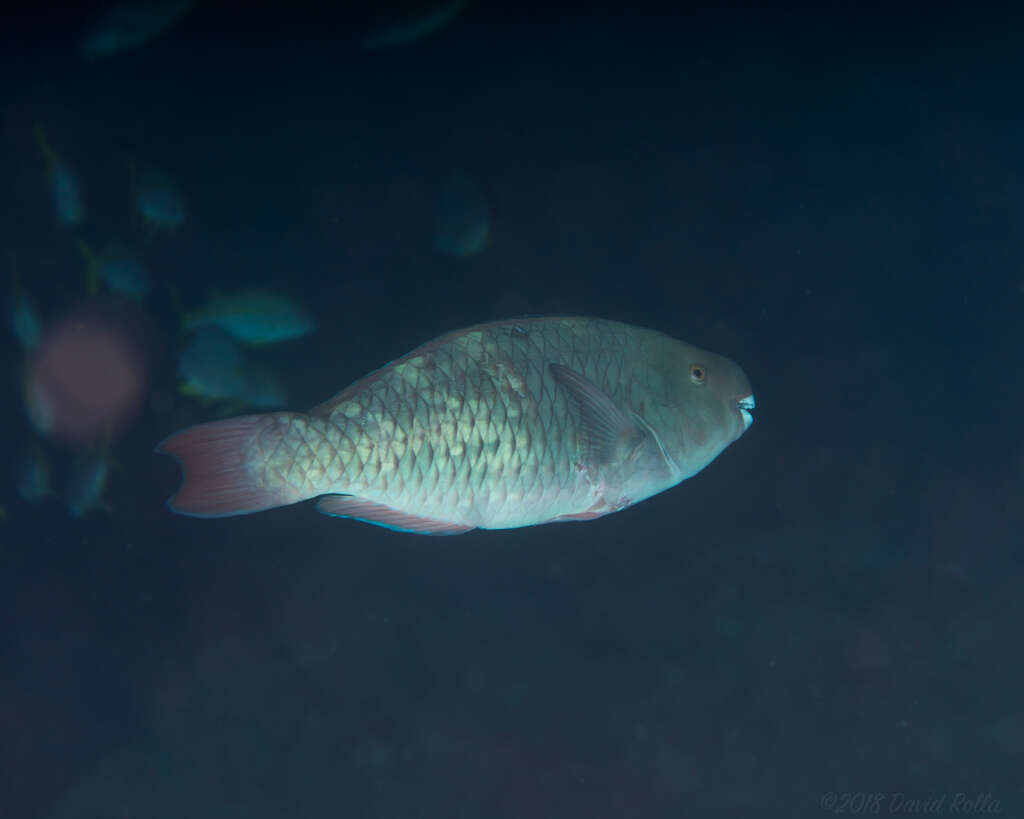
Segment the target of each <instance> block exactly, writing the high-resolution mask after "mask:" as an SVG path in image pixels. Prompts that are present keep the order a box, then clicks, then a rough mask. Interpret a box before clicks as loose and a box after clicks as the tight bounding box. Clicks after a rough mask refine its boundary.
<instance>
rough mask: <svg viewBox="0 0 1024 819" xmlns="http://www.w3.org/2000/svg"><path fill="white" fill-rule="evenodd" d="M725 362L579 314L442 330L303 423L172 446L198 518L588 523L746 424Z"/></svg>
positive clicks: (455, 527)
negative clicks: (283, 514) (298, 510)
mask: <svg viewBox="0 0 1024 819" xmlns="http://www.w3.org/2000/svg"><path fill="white" fill-rule="evenodd" d="M753 407H754V396H753V394H752V392H751V388H750V382H749V381H748V380H747V376H746V375H745V374H744V373H743V370H742V369H740V367H739V366H738V365H737V364H735V363H733V362H732V361H730V360H729V359H727V358H725V357H723V356H720V355H716V354H714V353H710V352H707V351H705V350H701V349H699V348H697V347H693V346H691V345H689V344H686V343H684V342H681V341H677V340H675V339H673V338H671V337H669V336H667V335H664V334H662V333H660V332H657V331H655V330H646V329H642V328H639V327H632V326H629V325H626V324H620V323H618V322H614V321H607V320H603V319H597V318H578V317H535V318H533V317H531V318H522V319H516V320H507V321H498V322H492V323H488V324H478V325H475V326H472V327H469V328H466V329H463V330H457V331H455V332H451V333H448V334H446V335H442V336H440V337H439V338H437V339H435V340H433V341H430V342H428V343H426V344H424V345H422V346H420V347H417V348H416V349H414V350H413V351H412V352H410V353H408V354H406V355H404V356H402V357H401V358H399V359H396V360H395V361H392V362H391V363H390V364H388V365H386V366H384V367H382V368H380V369H379V370H376V371H374V372H372V373H370V374H369V375H367V376H365V377H364V378H361V379H360V380H358V381H356V382H355V383H353V384H352V385H350V386H349V387H347V388H345V389H344V390H342V391H341V392H340V393H338V394H337V395H335V396H334V398H332V399H330V400H329V401H327V402H326V403H324V404H321V405H319V406H317V407H315V408H313V409H312V410H311V411H310V412H308V413H298V412H271V413H265V414H260V415H247V416H242V417H238V418H229V419H226V420H222V421H214V422H211V423H207V424H200V425H198V426H195V427H191V428H188V429H185V430H183V431H181V432H178V433H177V434H175V435H172V436H171V437H169V438H167V439H166V440H164V441H163V442H162V443H161V444H160V445H159V446H158V451H161V452H165V453H167V454H170V455H173V456H174V457H175V458H177V459H178V460H179V461H180V463H181V464H182V466H183V469H184V476H185V479H184V483H183V485H182V487H181V488H180V489H179V491H178V493H177V494H176V495H175V496H174V497H173V498H171V500H170V507H171V508H172V509H173V510H174V511H176V512H179V513H182V514H186V515H192V516H195V517H223V516H227V515H241V514H247V513H250V512H258V511H262V510H265V509H271V508H274V507H278V506H285V505H288V504H293V503H298V502H299V501H303V500H307V499H311V498H317V497H319V498H320V500H319V501H318V504H317V508H318V509H319V511H321V512H323V513H325V514H328V515H334V516H337V517H347V518H356V519H359V520H363V521H366V522H370V523H375V524H378V525H381V526H386V527H389V528H392V529H397V530H401V531H409V532H418V533H430V534H455V533H459V532H466V531H469V530H471V529H475V528H484V529H504V528H515V527H520V526H531V525H534V524H540V523H550V522H555V521H574V520H591V519H593V518H598V517H601V516H602V515H606V514H609V513H610V512H617V511H619V510H620V509H625V508H626V507H628V506H632V505H633V504H635V503H638V502H639V501H642V500H644V499H645V498H649V497H650V496H652V495H654V494H656V493H659V492H662V491H664V490H666V489H669V488H670V487H672V486H675V485H676V484H678V483H679V482H680V481H682V480H684V479H686V478H689V477H692V476H693V475H695V474H697V473H698V472H700V471H701V470H702V469H703V468H704V467H705V466H707V465H708V464H709V463H711V461H713V460H714V459H715V458H716V457H717V456H718V455H719V453H721V452H722V451H723V450H724V449H725V448H726V447H727V446H729V444H731V443H732V442H733V441H735V440H737V439H738V438H739V437H740V436H741V435H742V434H743V433H744V432H745V431H746V430H747V428H748V427H749V426H750V424H751V422H752V420H753V418H752V416H751V414H750V410H751V409H752V408H753Z"/></svg>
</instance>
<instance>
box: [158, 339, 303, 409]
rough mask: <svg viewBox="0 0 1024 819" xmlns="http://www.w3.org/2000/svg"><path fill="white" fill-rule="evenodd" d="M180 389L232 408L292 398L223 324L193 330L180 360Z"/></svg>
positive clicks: (269, 405) (281, 402)
mask: <svg viewBox="0 0 1024 819" xmlns="http://www.w3.org/2000/svg"><path fill="white" fill-rule="evenodd" d="M178 375H179V377H180V379H181V385H180V391H181V392H182V394H184V395H188V396H192V397H194V398H199V399H201V400H203V401H206V402H227V403H229V404H230V405H231V408H237V409H242V408H245V407H253V408H256V409H276V408H278V407H282V406H284V404H285V403H287V401H288V390H287V388H286V387H285V385H284V383H283V382H282V381H281V379H279V378H278V377H277V375H275V374H274V372H273V371H272V370H270V369H269V368H268V367H266V366H264V365H262V364H260V363H258V362H256V361H254V360H253V358H252V354H251V353H250V352H249V351H248V350H246V349H245V348H243V347H242V345H241V344H240V343H239V342H238V341H236V340H235V339H234V338H233V337H232V336H231V335H229V334H228V333H227V332H225V331H224V330H223V329H221V328H220V327H217V326H215V325H209V326H204V327H200V328H199V329H198V330H196V331H195V332H194V333H192V334H191V335H190V337H189V339H188V342H187V343H186V345H185V347H184V349H183V350H182V352H181V356H180V358H179V360H178Z"/></svg>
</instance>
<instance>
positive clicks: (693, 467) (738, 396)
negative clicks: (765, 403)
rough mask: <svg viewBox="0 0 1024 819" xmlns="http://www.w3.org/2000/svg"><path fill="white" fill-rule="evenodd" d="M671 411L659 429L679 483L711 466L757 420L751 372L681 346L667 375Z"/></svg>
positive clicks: (723, 359)
mask: <svg viewBox="0 0 1024 819" xmlns="http://www.w3.org/2000/svg"><path fill="white" fill-rule="evenodd" d="M664 375H665V377H666V380H667V382H668V383H667V384H666V387H667V394H668V396H669V400H668V406H666V407H664V408H663V409H662V415H663V417H662V419H660V423H658V424H657V427H659V430H660V432H661V443H662V448H663V450H664V452H665V456H666V459H667V460H668V461H669V462H670V464H671V465H672V466H673V467H674V471H675V472H676V473H677V475H678V477H677V480H683V479H684V478H689V477H690V476H692V475H695V474H697V473H698V472H700V471H701V470H702V469H703V468H704V467H705V466H707V465H708V464H709V463H711V462H712V461H713V460H714V459H715V458H716V457H717V456H718V455H719V453H721V452H722V450H724V449H725V448H726V447H727V446H729V444H731V443H732V442H733V441H735V440H737V439H738V438H739V437H740V436H741V435H743V433H744V432H746V431H747V430H748V429H749V428H750V425H751V424H752V423H753V421H754V416H753V415H752V414H751V412H750V411H751V410H752V409H753V408H754V393H753V390H752V389H751V386H750V381H749V379H748V378H747V375H746V373H744V372H743V370H742V369H741V368H740V366H739V365H738V364H736V363H735V362H734V361H731V360H730V359H728V358H726V357H725V356H721V355H717V354H715V353H710V352H707V351H706V350H701V349H699V348H697V347H692V346H690V345H688V344H684V345H681V349H679V350H676V351H675V353H674V355H673V356H672V361H671V364H670V366H669V367H668V368H667V371H666V372H665V373H664Z"/></svg>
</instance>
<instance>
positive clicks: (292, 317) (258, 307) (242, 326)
mask: <svg viewBox="0 0 1024 819" xmlns="http://www.w3.org/2000/svg"><path fill="white" fill-rule="evenodd" d="M184 323H185V330H186V331H188V330H192V329H195V328H197V327H207V326H216V327H220V328H221V329H222V330H224V331H225V332H227V333H228V334H230V335H231V336H232V337H233V338H236V339H238V340H239V341H244V342H246V343H247V344H276V343H277V342H279V341H288V340H290V339H294V338H301V337H302V336H306V335H309V334H310V333H312V332H313V330H314V329H315V327H316V322H315V321H314V320H313V317H312V316H311V315H309V313H307V312H306V311H305V310H304V309H303V308H302V307H300V306H299V305H298V304H297V303H296V302H295V301H294V300H293V299H290V298H289V297H288V296H283V295H281V294H280V293H275V292H273V291H271V290H242V291H239V292H237V293H232V294H229V295H226V296H217V297H215V298H213V299H211V300H210V301H209V302H208V303H207V304H206V305H205V306H203V307H201V308H200V309H198V310H196V311H195V312H194V313H189V314H187V315H186V316H185V320H184Z"/></svg>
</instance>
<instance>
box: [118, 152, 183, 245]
mask: <svg viewBox="0 0 1024 819" xmlns="http://www.w3.org/2000/svg"><path fill="white" fill-rule="evenodd" d="M129 167H130V170H131V176H132V188H133V190H134V195H135V208H136V210H138V212H139V216H141V217H142V222H143V224H145V225H146V226H147V227H150V228H154V229H156V230H176V229H177V228H180V227H181V226H182V225H183V224H185V218H186V216H187V211H186V208H185V196H184V194H183V193H182V192H181V189H180V188H179V187H178V184H177V183H176V182H175V181H174V180H173V179H171V177H170V176H168V175H167V174H166V173H165V172H164V171H161V170H159V169H157V168H153V167H150V166H143V167H142V168H140V169H136V167H135V163H134V162H132V163H131V164H130V166H129Z"/></svg>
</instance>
